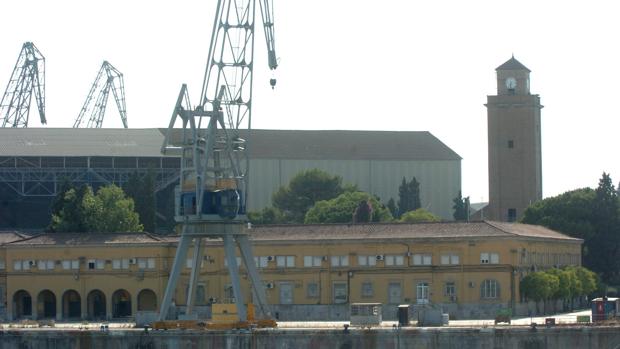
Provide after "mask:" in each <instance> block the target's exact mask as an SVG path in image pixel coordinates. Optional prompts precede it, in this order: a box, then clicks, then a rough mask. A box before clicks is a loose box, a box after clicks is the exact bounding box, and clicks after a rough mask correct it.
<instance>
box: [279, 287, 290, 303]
mask: <svg viewBox="0 0 620 349" xmlns="http://www.w3.org/2000/svg"><path fill="white" fill-rule="evenodd" d="M293 287H294V285H293V284H292V283H290V282H281V283H280V284H279V287H278V288H279V289H280V304H293Z"/></svg>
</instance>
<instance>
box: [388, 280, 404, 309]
mask: <svg viewBox="0 0 620 349" xmlns="http://www.w3.org/2000/svg"><path fill="white" fill-rule="evenodd" d="M401 296H402V287H401V285H400V282H390V283H389V285H388V303H390V304H400V303H401Z"/></svg>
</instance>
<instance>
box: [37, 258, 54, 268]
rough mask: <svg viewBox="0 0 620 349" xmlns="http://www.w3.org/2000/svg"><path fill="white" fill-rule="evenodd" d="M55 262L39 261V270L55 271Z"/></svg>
mask: <svg viewBox="0 0 620 349" xmlns="http://www.w3.org/2000/svg"><path fill="white" fill-rule="evenodd" d="M54 264H55V263H54V261H52V260H39V261H37V269H39V270H54Z"/></svg>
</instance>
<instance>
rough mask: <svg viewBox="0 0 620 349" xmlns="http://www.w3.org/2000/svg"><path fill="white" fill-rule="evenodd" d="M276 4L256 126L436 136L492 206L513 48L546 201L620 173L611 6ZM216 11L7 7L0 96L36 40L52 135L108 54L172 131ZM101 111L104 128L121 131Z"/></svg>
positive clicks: (144, 4)
mask: <svg viewBox="0 0 620 349" xmlns="http://www.w3.org/2000/svg"><path fill="white" fill-rule="evenodd" d="M274 1H275V30H276V34H275V37H276V50H277V55H278V56H279V57H280V59H281V61H280V67H279V68H278V70H277V72H276V77H277V79H278V86H277V87H276V90H275V91H272V90H271V88H270V87H269V78H270V77H271V73H270V72H269V71H268V69H267V66H266V49H265V47H264V46H265V45H264V36H263V33H262V29H258V30H257V33H256V40H257V41H256V52H255V55H256V57H255V58H256V65H255V70H254V71H255V75H254V101H253V102H254V104H253V107H254V108H253V120H252V123H253V127H255V128H277V129H318V130H322V129H353V130H406V131H418V130H423V131H430V132H431V133H433V134H434V135H435V136H436V137H438V138H439V139H440V140H441V141H443V142H444V143H445V144H446V145H448V146H449V147H450V148H452V149H453V150H454V151H456V152H457V153H458V154H459V155H461V156H462V157H463V162H462V183H463V194H464V195H465V196H471V198H472V201H473V202H476V201H481V200H486V199H487V196H488V187H487V179H488V175H487V132H486V108H485V107H484V103H485V102H486V96H487V95H492V94H495V92H496V86H495V85H496V80H495V68H496V67H497V66H499V65H500V64H502V63H503V62H504V61H506V60H508V59H509V58H510V56H511V54H513V53H514V55H515V58H517V59H518V60H519V61H521V62H522V63H523V64H524V65H526V66H527V67H528V68H530V70H532V74H531V91H532V93H537V94H540V96H541V99H542V103H543V105H544V106H545V108H544V109H543V110H542V120H543V121H542V142H543V191H544V196H545V197H547V196H553V195H557V194H559V193H562V192H564V191H566V190H570V189H574V188H578V187H584V186H591V187H593V186H596V184H597V182H598V179H599V178H600V176H601V173H602V172H603V171H606V172H611V174H612V178H613V179H614V180H615V181H616V183H617V181H618V180H620V163H619V162H618V146H617V145H618V130H619V126H620V118H619V117H618V116H619V115H618V114H619V107H618V101H619V100H620V98H619V96H620V44H619V43H620V41H619V40H618V38H619V36H618V35H619V34H620V20H619V19H618V18H619V17H618V16H619V14H620V2H617V1H602V0H588V1H570V0H568V1H550V0H549V1H532V0H520V1H514V0H510V1H505V0H488V1H480V0H471V1H462V0H453V1H448V0H434V1H412V0H381V1H363V0H313V1H299V0H286V1H282V0H274ZM215 4H216V0H200V1H197V0H175V1H140V0H131V1H129V0H106V1H100V0H79V1H78V0H76V1H70V0H56V1H49V0H30V1H28V2H24V1H16V0H2V1H1V2H0V14H1V16H0V89H1V91H2V92H3V91H4V88H5V86H6V83H7V82H8V79H9V76H10V74H11V72H12V69H13V66H14V64H15V61H16V59H17V55H18V53H19V50H20V49H21V45H22V43H23V42H25V41H32V42H34V44H35V45H36V46H37V47H38V48H39V49H40V50H41V52H42V53H43V55H45V57H46V70H47V72H46V83H47V84H46V89H47V103H46V105H47V106H46V108H47V118H48V127H71V126H72V125H73V122H74V120H75V118H76V117H77V115H78V113H79V111H80V108H81V106H82V104H83V103H84V100H85V98H86V95H87V93H88V91H89V89H90V85H91V84H92V81H93V80H94V78H95V76H96V74H97V72H98V70H99V68H100V66H101V63H102V61H103V60H104V59H105V60H108V61H109V62H110V63H111V64H112V65H114V66H115V67H116V68H117V69H119V70H120V71H121V72H123V74H124V76H125V89H126V96H127V115H128V119H129V126H130V127H132V128H148V127H166V126H167V124H168V122H169V119H170V116H171V113H172V109H173V107H174V103H175V100H176V96H177V94H178V91H179V88H180V86H181V84H182V83H184V82H185V83H188V85H189V91H190V95H191V97H192V99H193V100H194V101H196V100H198V96H199V94H200V88H201V86H202V76H203V73H204V68H205V65H206V57H207V51H208V46H209V39H210V35H211V33H210V31H211V27H212V17H213V12H214V10H215ZM259 16H260V15H259V13H257V19H259V18H260V17H259ZM108 103H109V104H108V112H107V115H106V119H105V121H104V127H120V126H121V122H120V117H119V115H118V112H117V111H116V110H115V108H116V106H115V104H114V102H113V101H112V100H110V101H109V102H108ZM35 111H36V109H34V110H33V113H31V119H30V126H31V127H39V126H40V123H39V120H38V116H37V115H36V113H34V112H35ZM76 146H79V145H76Z"/></svg>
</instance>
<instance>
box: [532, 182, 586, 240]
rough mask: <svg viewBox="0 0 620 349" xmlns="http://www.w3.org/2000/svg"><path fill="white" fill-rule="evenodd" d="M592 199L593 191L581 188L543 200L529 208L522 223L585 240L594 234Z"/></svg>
mask: <svg viewBox="0 0 620 349" xmlns="http://www.w3.org/2000/svg"><path fill="white" fill-rule="evenodd" d="M594 197H595V193H594V190H592V189H590V188H582V189H576V190H572V191H567V192H565V193H563V194H560V195H558V196H554V197H550V198H546V199H544V200H541V201H538V202H536V203H535V204H533V205H531V206H529V207H528V208H527V209H526V210H525V212H524V213H523V217H522V219H521V222H522V223H526V224H536V225H543V226H545V227H547V228H549V229H553V230H556V231H559V232H562V233H564V234H566V235H569V236H572V237H577V238H581V239H585V240H588V239H589V238H591V237H592V236H593V235H594V224H593V223H594V217H593V210H592V208H593V205H594Z"/></svg>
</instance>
